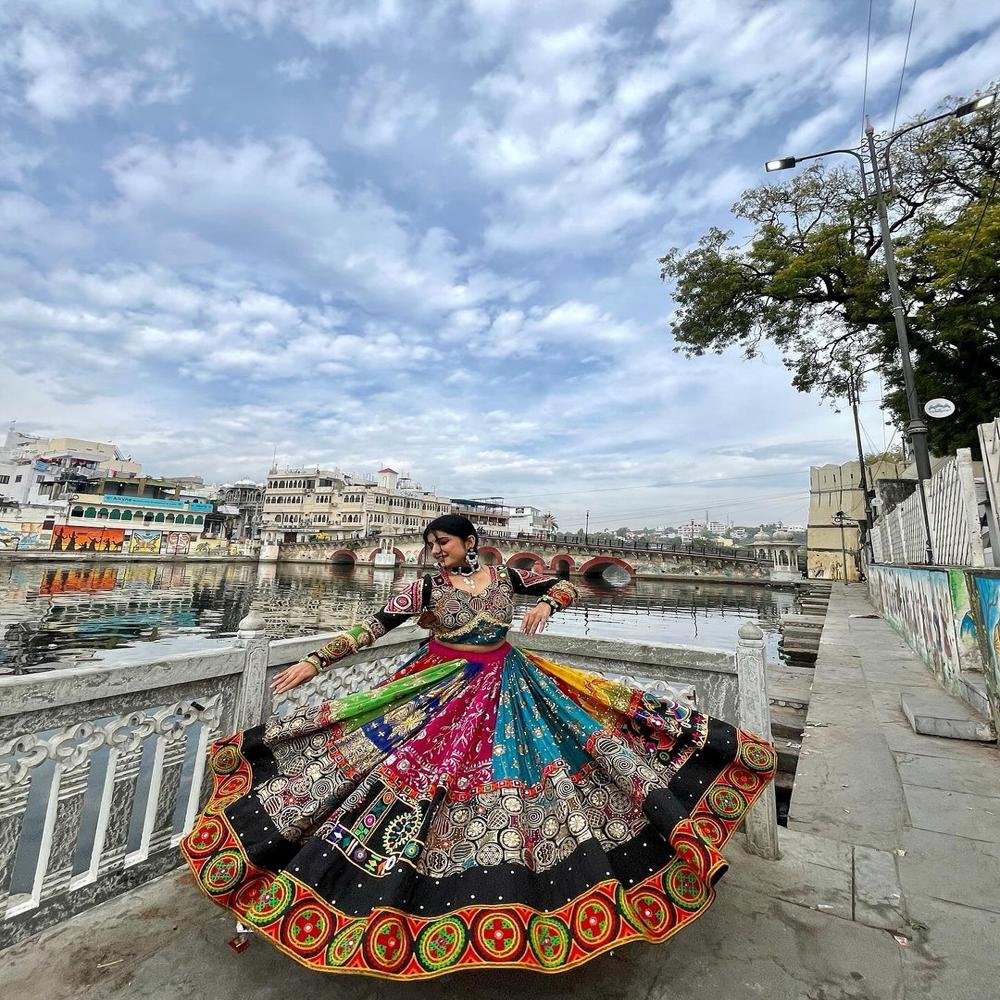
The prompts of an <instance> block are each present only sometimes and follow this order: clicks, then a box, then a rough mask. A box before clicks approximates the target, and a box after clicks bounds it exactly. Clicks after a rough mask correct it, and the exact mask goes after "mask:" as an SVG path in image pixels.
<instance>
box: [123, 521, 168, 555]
mask: <svg viewBox="0 0 1000 1000" xmlns="http://www.w3.org/2000/svg"><path fill="white" fill-rule="evenodd" d="M162 534H163V532H161V531H151V530H150V529H148V528H133V529H132V545H131V548H130V549H129V551H130V552H132V553H135V554H137V555H150V556H155V555H159V552H160V538H161V536H162Z"/></svg>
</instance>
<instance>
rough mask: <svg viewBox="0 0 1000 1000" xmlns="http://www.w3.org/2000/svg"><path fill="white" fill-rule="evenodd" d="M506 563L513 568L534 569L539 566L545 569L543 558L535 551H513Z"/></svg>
mask: <svg viewBox="0 0 1000 1000" xmlns="http://www.w3.org/2000/svg"><path fill="white" fill-rule="evenodd" d="M507 565H508V566H509V567H513V568H514V569H531V570H533V569H535V567H537V566H541V568H542V570H543V571H544V570H545V560H544V559H543V558H542V557H541V556H540V555H538V553H537V552H515V553H514V554H513V555H512V556H511V557H510V558H509V559H508V560H507Z"/></svg>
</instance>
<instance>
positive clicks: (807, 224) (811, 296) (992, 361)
mask: <svg viewBox="0 0 1000 1000" xmlns="http://www.w3.org/2000/svg"><path fill="white" fill-rule="evenodd" d="M998 136H1000V107H997V106H995V107H993V108H991V109H989V110H988V111H984V112H981V113H979V114H978V115H976V116H975V117H974V118H965V119H961V120H956V119H945V120H943V121H941V122H938V123H935V124H933V125H930V126H928V127H927V128H924V129H918V130H915V131H914V132H911V133H910V134H909V135H907V136H904V137H903V138H901V139H900V140H898V141H897V142H896V143H895V144H894V145H893V147H892V165H893V171H894V183H895V187H894V190H893V191H892V193H891V196H890V206H889V210H890V228H891V230H892V236H893V243H894V246H895V249H896V256H897V264H898V270H899V283H900V289H901V293H902V295H903V299H904V308H905V310H906V317H907V329H908V333H909V338H910V346H911V354H912V357H913V367H914V375H915V379H916V383H917V391H918V395H919V398H920V400H921V402H924V401H926V400H927V399H930V398H932V397H935V396H945V397H947V398H949V399H951V400H952V401H953V402H954V403H955V405H956V408H957V409H956V413H955V414H954V416H952V417H950V418H947V419H945V420H930V421H929V424H930V444H931V446H932V449H933V450H935V451H937V452H938V453H942V454H943V453H948V452H951V451H952V450H954V448H956V447H961V446H972V447H975V444H976V425H977V424H978V423H982V422H985V421H987V420H991V419H993V417H994V416H996V415H997V410H998V409H1000V407H998V401H1000V302H998V293H1000V192H998V191H997V177H998V174H1000V156H998V149H997V146H998V143H997V139H998ZM835 162H836V160H835V159H834V158H832V157H831V158H830V163H831V164H832V163H835ZM733 212H734V214H735V215H736V216H737V217H738V218H739V219H743V220H745V221H746V222H748V223H749V224H750V228H751V234H750V237H749V239H748V240H746V241H745V242H744V243H743V244H741V245H737V244H735V243H734V242H733V234H732V233H730V232H723V231H722V230H720V229H718V228H714V227H713V228H711V229H709V230H708V232H706V233H705V234H704V235H703V236H702V237H701V239H700V240H699V241H698V244H697V245H696V246H695V247H693V248H691V249H688V250H681V249H679V248H677V247H674V248H672V249H671V250H669V251H668V252H667V253H666V254H665V255H664V257H662V258H661V259H660V267H661V277H662V278H663V279H664V280H671V281H672V282H673V285H674V287H673V298H674V301H675V303H676V304H677V306H678V308H677V311H676V313H675V315H674V318H673V322H672V332H673V335H674V339H675V341H676V347H675V349H676V350H678V351H680V352H682V353H684V354H686V355H688V356H700V355H704V354H706V353H716V354H721V353H722V352H724V351H726V350H727V349H729V348H737V349H739V350H741V351H742V352H743V354H744V355H745V356H746V357H747V358H753V357H755V356H757V355H758V353H759V352H760V350H761V347H762V345H763V344H764V343H765V342H770V343H772V344H774V345H775V346H776V347H777V348H778V350H779V351H780V353H781V355H782V358H783V360H784V362H785V364H786V365H787V367H788V368H789V370H790V371H791V373H792V384H793V385H794V386H795V387H796V388H797V389H799V390H800V391H802V392H812V391H816V392H819V393H820V394H821V395H823V396H825V397H827V398H831V399H837V398H842V397H844V396H846V395H847V387H848V385H849V383H850V381H851V379H852V377H855V376H861V378H862V380H863V377H864V376H865V375H866V374H870V373H872V372H875V371H879V372H881V373H882V374H883V376H884V377H885V379H886V381H887V384H888V386H889V389H890V391H889V392H888V394H887V404H888V408H889V411H890V414H891V416H892V417H893V419H894V420H895V422H896V423H897V425H898V426H900V427H905V424H906V422H907V420H908V416H907V409H906V397H905V393H904V392H903V389H902V385H903V383H902V372H901V369H900V363H899V345H898V341H897V337H896V331H895V326H894V323H893V315H892V304H891V301H890V297H889V288H888V281H887V278H886V272H885V262H884V259H883V255H882V246H881V239H880V235H879V230H878V222H877V216H876V213H875V207H874V205H873V204H869V203H866V202H865V200H864V198H863V195H862V191H861V184H860V174H859V171H858V169H857V167H856V166H855V165H854V164H851V166H849V167H848V166H835V167H830V166H829V165H828V164H826V163H824V162H818V163H816V164H815V165H813V166H811V167H809V168H808V169H805V170H801V171H799V172H798V173H797V174H790V175H789V177H788V179H787V180H786V181H784V182H783V183H775V184H764V185H762V186H761V187H758V188H754V189H752V190H749V191H746V192H744V194H743V196H742V198H741V199H740V200H739V201H738V202H737V203H736V205H734V206H733ZM977 227H978V233H976V230H977ZM974 234H976V238H975V240H974V241H973V235H974ZM963 262H964V265H963Z"/></svg>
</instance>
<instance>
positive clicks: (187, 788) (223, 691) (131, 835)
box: [0, 612, 777, 947]
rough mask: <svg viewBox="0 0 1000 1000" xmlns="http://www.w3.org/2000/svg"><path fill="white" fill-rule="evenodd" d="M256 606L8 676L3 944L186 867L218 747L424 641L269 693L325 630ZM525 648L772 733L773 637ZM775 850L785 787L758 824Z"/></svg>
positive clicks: (751, 634)
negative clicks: (195, 643)
mask: <svg viewBox="0 0 1000 1000" xmlns="http://www.w3.org/2000/svg"><path fill="white" fill-rule="evenodd" d="M263 625H264V622H263V619H262V618H261V616H260V615H259V614H257V613H256V612H251V614H250V615H248V616H247V617H246V618H245V619H244V620H243V621H242V622H241V623H240V632H239V638H238V640H237V644H236V645H234V646H231V647H226V648H223V649H213V650H209V651H205V652H201V653H193V654H184V655H178V656H168V657H162V658H160V659H156V660H150V661H147V662H144V663H136V664H127V665H121V666H89V667H74V668H69V669H61V670H53V671H51V672H49V673H46V674H37V675H30V676H24V677H7V678H2V679H0V947H4V946H7V945H10V944H13V943H15V942H17V941H19V940H22V939H24V938H25V937H27V936H29V935H30V934H32V933H34V932H35V931H37V930H40V929H41V928H43V927H46V926H48V925H51V924H54V923H57V922H58V921H60V920H63V919H65V918H66V917H68V916H70V915H72V914H73V913H76V912H79V911H81V910H85V909H87V908H89V907H91V906H94V905H96V904H98V903H100V902H103V901H104V900H106V899H109V898H111V897H113V896H115V895H118V894H120V893H122V892H125V891H128V890H129V889H131V888H134V887H136V886H139V885H142V884H143V883H145V882H148V881H150V880H151V879H154V878H156V877H158V876H159V875H162V874H164V873H165V872H167V871H169V870H171V869H173V868H175V867H176V866H177V865H178V863H179V857H178V852H177V844H178V842H179V841H180V838H181V836H182V834H183V833H184V832H185V831H186V830H187V829H189V828H190V826H191V824H192V822H193V820H194V817H195V815H196V814H197V811H198V808H199V806H200V804H201V802H202V801H203V797H204V795H205V793H206V791H207V776H206V774H205V758H206V753H205V751H206V748H207V746H208V744H209V743H210V742H212V741H213V740H215V739H217V738H219V737H221V736H222V735H224V734H226V733H230V732H234V731H237V730H241V729H245V728H248V727H250V726H252V725H255V724H257V723H258V722H260V721H261V720H262V719H263V718H265V717H266V716H268V715H270V714H272V713H277V714H285V713H287V712H289V711H293V710H294V709H296V708H299V707H301V706H302V705H305V704H310V703H313V702H316V701H319V700H322V699H329V698H336V697H339V696H342V695H344V694H347V693H350V692H353V691H359V690H365V689H367V688H369V687H371V686H373V685H374V684H377V683H378V682H380V681H382V680H384V679H385V678H386V677H387V676H389V675H390V674H391V673H392V672H393V671H394V670H395V668H396V667H397V666H398V665H399V664H400V663H402V662H403V661H404V660H405V659H406V658H407V657H408V656H411V655H412V654H413V652H414V651H415V650H416V648H417V646H418V645H419V643H420V642H421V641H422V638H423V637H424V635H425V633H423V632H421V631H420V630H418V629H416V628H408V629H401V630H398V631H396V632H394V633H392V635H390V636H386V637H384V638H383V639H382V640H380V641H379V642H378V643H376V645H375V646H373V647H372V648H370V649H367V650H364V651H362V652H361V653H359V654H358V655H357V656H355V657H353V658H352V660H351V661H350V663H349V664H348V665H346V666H345V667H343V668H341V669H339V670H331V671H327V672H324V673H323V674H321V675H320V676H319V677H318V678H317V679H316V680H315V681H314V682H312V683H311V684H308V685H303V686H302V687H300V688H297V689H295V690H294V691H291V692H289V693H288V694H286V695H283V696H279V697H278V698H277V699H274V698H272V695H271V692H270V686H269V684H268V679H269V676H270V675H273V674H274V673H276V672H277V671H278V670H279V669H281V668H282V667H283V666H286V665H287V664H290V663H294V662H296V661H297V660H299V659H301V658H302V657H303V656H305V654H306V653H307V652H309V651H310V650H312V649H315V648H316V646H317V645H319V644H321V643H322V642H325V641H326V640H327V639H328V638H329V636H325V635H324V636H315V635H313V636H305V637H299V638H293V639H281V640H277V641H269V640H268V638H267V636H266V634H265V631H264V628H263ZM513 638H515V640H516V641H518V643H519V645H521V646H522V648H525V649H527V650H530V651H533V652H536V653H538V654H539V655H542V656H545V657H551V658H553V659H558V660H559V661H560V662H564V663H568V664H571V665H575V666H580V667H583V668H586V669H589V670H594V671H596V672H598V673H601V674H603V675H605V676H608V677H611V678H614V679H624V680H625V681H626V682H627V683H629V684H633V685H635V686H639V687H643V688H645V689H648V690H650V691H652V692H655V693H659V694H662V695H664V696H667V697H671V698H673V699H675V700H684V701H691V700H692V699H696V701H697V704H698V707H699V708H700V710H701V711H704V712H708V713H709V714H711V715H714V716H717V717H719V718H723V719H726V720H727V721H730V722H733V723H738V724H740V725H742V726H743V727H744V728H747V729H749V730H751V731H752V732H755V733H757V734H758V735H762V736H765V737H767V738H770V716H769V708H768V700H767V691H766V686H765V683H766V682H765V663H764V642H763V634H762V633H761V632H760V630H759V629H758V628H756V626H753V625H745V626H744V627H743V629H741V631H740V640H739V646H738V649H737V651H736V655H735V656H734V655H732V654H728V653H722V652H712V651H705V650H697V649H692V648H689V647H665V646H647V645H635V644H631V643H625V642H613V641H605V640H596V639H577V638H569V637H561V636H535V637H532V638H530V639H529V638H527V637H523V636H521V637H517V636H514V637H513ZM746 830H747V836H748V840H749V844H750V847H751V849H752V850H754V851H755V852H757V853H759V854H761V855H763V856H765V857H776V856H777V827H776V820H775V805H774V797H773V791H772V790H771V789H769V790H768V793H767V795H766V796H765V797H762V799H761V800H760V801H759V802H758V803H757V804H756V805H755V806H754V808H753V810H752V811H751V813H750V815H749V816H748V818H747V823H746Z"/></svg>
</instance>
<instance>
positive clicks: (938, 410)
mask: <svg viewBox="0 0 1000 1000" xmlns="http://www.w3.org/2000/svg"><path fill="white" fill-rule="evenodd" d="M954 412H955V404H954V403H953V402H952V401H951V400H950V399H940V398H938V399H928V400H927V402H926V403H924V413H926V414H927V416H929V417H937V419H938V420H941V419H942V418H944V417H950V416H951V415H952V414H953V413H954Z"/></svg>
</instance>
